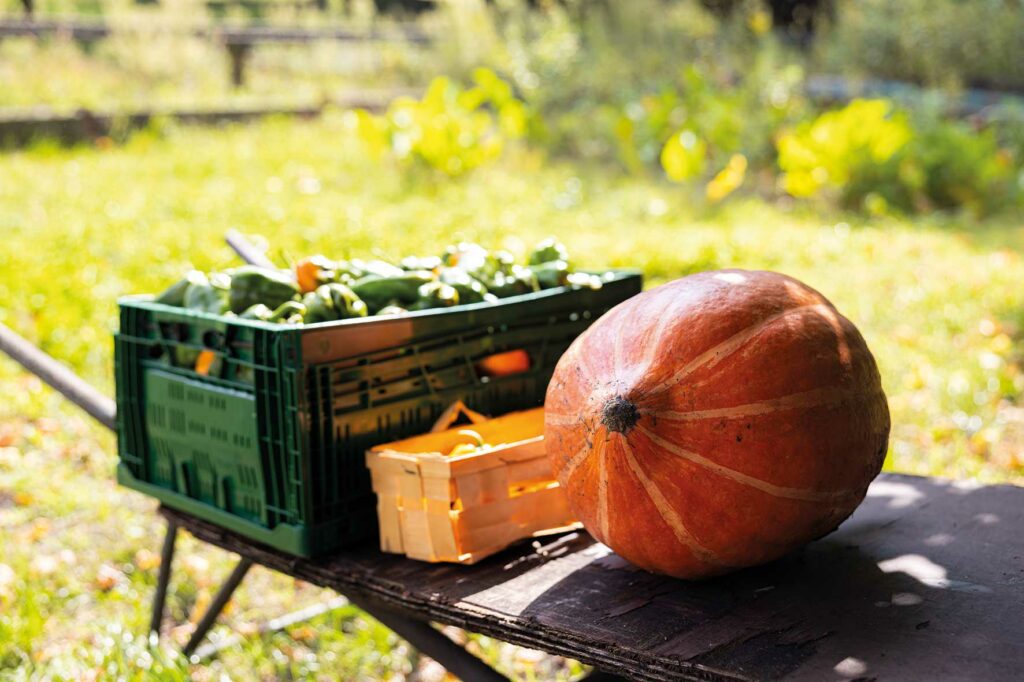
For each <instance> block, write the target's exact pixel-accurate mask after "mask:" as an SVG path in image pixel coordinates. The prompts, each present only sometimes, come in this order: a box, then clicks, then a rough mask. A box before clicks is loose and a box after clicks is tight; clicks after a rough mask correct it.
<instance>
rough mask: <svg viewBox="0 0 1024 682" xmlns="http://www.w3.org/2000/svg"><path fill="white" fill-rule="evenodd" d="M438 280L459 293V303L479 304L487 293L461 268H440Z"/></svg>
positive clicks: (480, 284) (485, 288) (480, 283)
mask: <svg viewBox="0 0 1024 682" xmlns="http://www.w3.org/2000/svg"><path fill="white" fill-rule="evenodd" d="M439 278H440V281H442V282H444V283H445V284H447V285H449V286H451V287H453V288H454V289H455V290H456V291H457V292H459V303H463V304H464V303H479V302H480V301H482V300H484V295H485V294H486V293H487V287H485V286H484V285H483V283H482V282H480V280H478V279H476V278H475V277H471V276H470V275H469V273H467V272H466V271H465V270H463V269H462V268H457V267H455V268H442V270H441V272H440V274H439Z"/></svg>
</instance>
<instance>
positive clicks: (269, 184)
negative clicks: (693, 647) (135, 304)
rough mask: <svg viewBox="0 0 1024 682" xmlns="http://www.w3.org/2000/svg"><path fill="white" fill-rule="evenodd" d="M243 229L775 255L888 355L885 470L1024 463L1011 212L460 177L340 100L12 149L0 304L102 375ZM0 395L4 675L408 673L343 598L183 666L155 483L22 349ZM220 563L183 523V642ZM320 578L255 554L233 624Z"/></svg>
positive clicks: (674, 271)
mask: <svg viewBox="0 0 1024 682" xmlns="http://www.w3.org/2000/svg"><path fill="white" fill-rule="evenodd" d="M229 228H239V229H241V230H243V231H245V232H250V233H259V234H262V235H264V236H265V237H266V238H267V239H268V240H269V242H270V244H271V245H272V249H271V251H272V253H273V254H275V255H276V256H278V257H300V256H303V255H307V254H309V253H312V252H316V251H323V252H325V253H327V254H330V255H335V256H347V255H370V254H375V255H380V256H383V257H390V258H395V257H398V256H400V255H405V254H409V253H414V252H421V253H437V252H438V251H440V250H441V249H442V248H443V247H444V246H445V245H446V244H448V243H450V242H452V241H453V240H457V239H461V238H466V239H475V240H479V241H480V242H481V243H483V244H486V245H493V246H498V245H501V246H504V247H506V248H509V249H511V250H512V251H514V252H519V253H522V252H523V251H524V250H525V249H526V248H527V247H528V246H530V245H532V244H533V243H534V242H535V241H538V240H539V239H541V238H542V237H544V236H547V235H549V234H556V235H559V236H560V237H561V238H562V239H563V240H564V241H566V242H567V244H568V245H569V248H570V250H571V252H572V254H573V256H574V258H575V259H576V261H577V262H578V263H580V264H582V265H588V266H594V267H603V266H624V267H639V268H641V269H643V270H644V272H645V273H646V275H647V277H648V282H649V285H655V284H658V283H660V282H664V281H667V280H670V279H673V278H676V277H680V276H683V275H685V274H687V273H690V272H694V271H698V270H703V269H707V268H717V267H745V268H769V269H775V270H780V271H783V272H786V273H788V274H791V275H794V276H796V277H799V278H800V279H802V280H804V281H806V282H807V283H808V284H810V285H811V286H813V287H815V288H817V289H819V290H820V291H821V292H822V293H824V294H825V295H826V296H828V297H829V298H830V299H831V300H832V301H833V302H834V303H835V304H836V305H837V306H838V308H839V309H840V310H841V311H842V312H843V313H844V314H846V315H847V316H848V317H849V318H850V319H851V320H853V321H854V322H855V323H856V324H857V325H858V326H859V328H860V329H861V330H862V332H863V334H864V336H865V338H866V339H867V341H868V343H869V345H870V346H871V348H872V350H873V351H874V353H875V355H876V358H877V360H878V363H879V366H880V369H881V372H882V377H883V383H884V386H885V389H886V391H887V393H888V395H889V400H890V407H891V410H892V415H893V424H894V430H893V439H892V448H891V451H890V457H889V462H888V465H887V466H888V467H889V468H892V469H896V470H900V471H909V472H914V473H919V474H938V475H945V476H952V477H976V478H979V479H980V480H984V481H1016V482H1021V481H1024V469H1022V468H1021V465H1022V461H1021V459H1020V457H1021V456H1022V455H1021V446H1022V443H1021V442H1022V441H1024V435H1022V433H1024V429H1022V426H1021V423H1020V422H1021V417H1019V416H1015V415H1018V414H1019V412H1017V411H1015V409H1014V407H1013V406H1014V405H1015V404H1016V403H1017V402H1018V400H1019V397H1020V395H1021V392H1022V390H1024V376H1022V374H1021V371H1020V365H1019V362H1020V349H1021V346H1020V337H1019V333H1020V329H1021V324H1022V323H1024V307H1022V305H1024V304H1022V303H1021V302H1020V296H1019V291H1020V282H1021V281H1024V262H1022V261H1021V258H1020V256H1019V254H1018V252H1017V250H1016V249H1015V248H1013V247H1015V246H1019V245H1020V244H1021V243H1022V237H1024V222H1022V221H1021V220H1020V219H1019V218H1018V217H1014V216H1004V217H1002V218H997V219H992V220H990V221H987V222H984V223H977V222H972V221H970V220H968V219H960V218H958V217H955V216H954V217H950V216H947V217H937V218H930V219H916V220H913V221H909V220H899V219H895V218H890V219H879V220H869V219H864V218H858V219H853V218H848V217H844V216H839V215H833V216H830V217H824V218H823V217H821V216H815V215H813V214H811V213H809V212H805V211H803V210H789V209H787V208H785V207H784V206H777V205H768V204H766V203H764V202H762V201H759V200H755V199H743V198H738V199H737V198H733V199H731V200H729V201H726V202H725V205H724V206H722V207H720V208H718V209H714V210H708V209H704V208H700V203H699V202H697V201H696V200H695V199H694V197H693V196H691V195H690V194H688V193H687V191H686V190H681V189H679V188H678V187H673V186H670V185H668V184H667V183H664V182H662V181H660V180H656V179H645V178H642V177H640V178H632V179H624V178H621V177H618V176H616V175H614V174H612V173H609V172H607V171H605V170H602V169H600V168H587V169H583V168H579V167H576V166H573V165H569V164H559V163H549V162H543V159H542V158H541V157H540V156H538V155H536V154H534V153H529V152H522V151H521V152H516V153H513V154H511V156H509V157H508V158H506V159H505V160H504V161H502V162H500V163H498V164H497V165H494V166H491V167H488V168H485V169H481V170H479V171H478V172H476V173H475V174H473V175H471V176H469V177H467V178H465V179H464V180H462V181H459V182H451V181H447V180H441V179H439V178H436V177H434V176H431V175H408V174H406V173H405V172H403V171H400V170H399V169H398V168H396V167H394V166H391V165H388V164H386V163H385V164H381V163H377V162H372V161H368V160H367V159H366V157H365V155H363V154H362V153H361V150H360V148H359V147H358V145H356V144H354V143H353V142H352V141H351V135H350V131H349V130H348V129H347V128H346V126H345V123H344V121H343V119H342V117H340V116H330V117H328V118H327V119H326V120H324V121H321V122H316V123H306V124H301V123H292V122H289V121H283V120H280V121H268V122H265V123H263V124H260V125H256V126H252V127H229V128H224V129H221V130H209V129H189V128H182V129H174V128H169V129H167V130H165V131H163V133H162V135H156V134H142V135H138V136H136V137H134V138H133V139H131V140H130V141H129V143H128V144H126V145H125V146H123V147H113V148H103V149H101V148H95V147H81V148H77V149H72V150H60V149H56V148H53V147H48V146H40V147H36V148H34V149H31V150H27V151H23V152H17V153H10V154H6V155H3V156H0V236H2V240H3V241H2V244H3V246H2V248H0V320H2V321H3V322H4V323H5V324H7V325H9V326H11V327H12V328H14V329H15V330H17V331H19V332H20V333H22V334H23V335H25V336H27V337H29V338H30V339H32V340H33V341H36V342H37V343H39V344H40V345H42V346H43V348H45V349H46V350H47V351H49V352H50V353H52V354H53V355H55V356H57V357H59V358H61V359H62V360H65V361H66V362H68V363H70V364H71V365H72V366H73V367H74V369H75V370H76V371H78V372H80V373H81V374H82V375H83V376H85V377H86V378H87V379H88V380H90V381H92V382H94V383H95V384H96V385H98V386H99V387H100V388H102V390H104V391H106V392H108V393H112V392H113V386H112V352H111V351H112V344H111V337H110V335H111V333H112V332H113V331H114V330H115V328H116V325H117V306H116V303H115V301H116V298H117V297H118V296H120V295H122V294H128V293H136V292H142V291H155V290H158V289H160V288H162V287H163V286H164V285H166V284H167V283H169V282H171V281H173V280H175V279H176V278H177V277H178V276H180V274H181V273H182V272H183V271H184V270H186V269H187V268H188V267H190V266H193V265H194V266H196V267H200V268H213V267H220V266H225V265H228V264H231V263H235V262H237V261H236V260H235V258H234V256H233V254H232V253H231V251H230V250H229V249H228V247H227V246H226V245H225V244H224V242H223V239H222V237H223V234H224V233H225V231H226V230H228V229H229ZM0 391H2V394H3V395H4V401H3V402H2V404H0V542H2V546H3V549H2V552H0V564H3V565H5V566H7V567H9V568H10V569H12V571H11V572H9V573H5V572H4V570H3V568H2V567H0V677H2V676H3V675H4V674H6V673H7V671H8V670H10V669H11V668H12V667H13V666H20V667H21V670H22V672H23V673H24V672H25V671H27V670H35V671H38V673H39V674H40V675H50V676H53V677H69V678H72V677H78V676H81V675H85V674H87V673H88V671H95V673H96V674H97V675H98V676H99V677H100V678H103V677H113V676H114V675H116V674H124V675H128V676H132V675H136V676H138V677H139V678H141V677H144V676H145V673H143V672H139V670H140V668H139V666H143V668H142V669H144V665H148V666H150V669H149V670H150V672H151V673H155V671H156V670H157V668H158V667H161V666H162V668H161V669H162V670H163V671H164V672H163V673H161V674H164V675H166V676H167V678H168V679H174V676H175V675H177V676H178V677H180V678H181V679H184V678H185V677H186V676H187V675H188V674H191V675H192V676H193V677H195V678H199V679H203V678H208V679H209V678H213V677H216V676H217V675H219V674H220V672H228V673H229V674H231V675H233V676H236V677H240V678H251V677H263V678H267V679H272V678H276V677H281V676H285V675H293V676H296V677H301V676H316V675H323V676H326V677H330V678H335V677H339V678H343V679H351V678H354V677H359V676H369V677H386V676H387V675H389V674H391V673H392V672H397V673H402V672H404V671H407V670H410V669H411V668H410V666H411V665H412V663H411V662H410V659H409V652H408V651H406V650H405V649H404V648H402V647H403V646H404V645H401V644H400V643H399V640H397V639H396V638H394V637H393V636H392V635H389V634H388V633H387V631H385V630H384V629H382V628H380V627H379V626H377V625H375V624H373V623H372V622H371V621H369V620H366V619H365V618H363V617H361V616H360V615H359V614H358V613H356V612H355V611H354V610H351V609H340V610H338V611H334V612H331V613H329V614H325V615H323V616H319V617H318V618H317V619H315V620H314V621H313V622H311V623H310V624H309V629H308V630H305V629H302V628H301V627H299V626H297V627H294V628H291V629H290V630H289V631H288V632H285V633H277V634H265V635H252V636H250V637H249V638H248V639H247V640H246V641H245V642H244V643H243V644H242V645H240V646H236V647H232V648H229V649H227V650H225V651H224V652H222V653H221V654H220V655H219V656H218V657H217V659H216V660H215V661H213V662H212V663H211V665H210V666H209V667H201V668H195V669H192V670H191V671H190V668H189V666H187V665H186V664H185V663H184V662H183V661H181V660H180V658H174V657H173V656H172V654H170V653H169V651H165V650H149V649H147V647H146V646H144V642H140V641H139V640H138V636H139V635H141V634H142V633H143V632H144V630H145V628H146V625H147V623H148V607H149V602H148V600H149V597H150V595H151V592H152V589H153V585H154V582H155V573H156V567H155V557H154V556H153V554H152V553H154V552H158V551H159V537H160V535H159V533H160V524H159V521H158V519H157V517H156V515H155V514H154V513H153V509H154V504H153V503H152V502H151V501H150V500H148V499H146V498H144V497H142V496H140V495H137V494H135V493H131V492H128V491H124V490H120V489H118V488H117V487H116V485H115V484H114V483H113V480H112V477H113V465H114V462H115V455H114V452H115V444H114V441H113V438H112V437H111V436H110V435H109V434H107V433H104V432H102V431H101V429H100V428H99V427H96V426H93V425H92V424H90V423H88V422H87V420H86V419H85V418H84V417H80V416H79V415H77V413H75V412H74V410H73V409H72V408H69V407H67V406H66V405H64V403H63V401H62V400H61V399H60V398H59V397H57V396H55V395H54V394H53V393H52V392H50V391H49V390H48V389H45V388H44V387H42V386H40V385H39V383H38V381H36V380H34V379H32V378H29V377H27V376H26V375H25V374H23V373H21V372H20V371H18V370H17V368H16V367H15V366H14V365H13V364H12V363H10V362H8V361H6V360H3V361H0ZM1015 439H1016V440H1015ZM230 567H231V557H229V556H227V555H225V554H224V553H223V552H220V551H217V550H213V549H211V548H208V547H203V546H201V545H200V544H199V543H197V542H195V541H191V540H187V541H186V542H185V543H183V546H182V551H181V552H180V554H179V557H178V560H177V561H176V566H175V572H176V576H177V577H176V579H175V582H174V584H173V585H172V592H173V597H172V599H171V602H170V604H169V607H170V608H169V611H170V615H171V618H172V619H173V620H174V622H176V623H186V625H184V626H179V627H177V628H175V629H173V630H172V631H171V632H170V637H171V639H172V640H176V641H178V642H179V643H180V642H181V641H183V640H184V639H186V638H187V634H188V630H189V626H188V625H187V618H188V616H189V614H194V613H196V611H197V610H200V609H197V608H195V607H196V605H197V604H198V605H199V606H200V607H201V606H202V605H203V604H204V603H207V602H208V600H209V599H210V598H211V597H212V594H213V592H214V591H215V590H216V587H217V584H218V581H219V580H220V579H221V577H222V576H224V575H226V573H227V572H228V571H229V570H230ZM5 575H7V576H8V577H7V578H5V577H4V576H5ZM12 575H13V576H14V577H13V578H10V576H12ZM324 598H325V597H324V595H323V593H321V592H320V591H319V590H316V589H314V588H312V587H310V586H308V585H302V584H297V583H295V582H294V581H292V580H290V579H287V578H284V577H282V576H279V575H275V574H272V573H270V572H267V571H262V570H258V571H255V572H254V573H253V574H252V575H251V576H250V578H249V579H248V580H247V583H246V585H245V586H244V587H243V588H242V589H241V590H240V591H239V592H238V595H237V598H236V599H235V600H234V602H233V604H232V607H231V610H230V612H229V613H228V614H227V616H226V619H225V621H226V622H227V623H229V624H230V625H231V626H232V627H233V628H234V629H236V630H240V631H242V632H246V633H254V632H255V631H256V630H257V629H258V625H259V624H260V623H262V622H264V621H266V620H267V619H268V618H272V617H274V616H278V615H281V614H283V613H285V612H287V611H290V610H293V609H295V608H298V607H301V606H305V605H307V604H310V603H315V602H317V601H318V600H321V599H324ZM222 627H223V626H222ZM221 632H223V631H221ZM474 646H479V647H480V649H481V650H482V651H483V652H484V653H485V655H487V656H488V657H490V658H492V659H494V660H499V661H500V662H501V665H502V666H503V669H504V670H505V671H506V672H508V673H509V674H511V673H513V672H516V674H519V675H521V676H523V677H524V678H528V677H529V675H533V676H534V677H536V678H538V679H546V678H547V677H550V676H551V675H552V674H554V672H555V671H550V670H548V669H544V672H543V674H542V673H541V672H538V670H540V668H538V666H544V665H548V664H549V663H548V662H546V661H542V662H540V663H538V662H535V661H531V660H528V659H527V658H524V657H522V656H516V655H514V654H513V653H511V652H512V651H513V650H511V649H508V648H503V647H501V646H499V645H497V644H494V643H492V642H488V641H486V640H483V641H480V642H478V643H477V644H475V645H474ZM147 656H148V657H149V658H147ZM558 672H559V674H561V675H563V676H564V675H567V674H570V673H577V672H579V668H578V667H575V668H567V669H560V670H559V671H558ZM10 674H12V675H17V674H18V673H10Z"/></svg>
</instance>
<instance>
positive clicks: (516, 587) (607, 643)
mask: <svg viewBox="0 0 1024 682" xmlns="http://www.w3.org/2000/svg"><path fill="white" fill-rule="evenodd" d="M164 513H165V514H167V515H168V516H169V517H171V518H173V519H174V520H176V521H178V522H179V523H180V524H181V525H182V526H183V527H185V528H187V529H188V530H190V531H191V532H192V533H193V534H195V535H196V536H197V537H199V538H201V539H203V540H207V541H209V542H212V543H214V544H217V545H220V546H221V547H224V548H226V549H229V550H231V551H234V552H238V553H239V554H242V555H243V556H246V557H250V558H252V559H253V560H255V561H257V562H259V563H263V564H265V565H267V566H269V567H271V568H274V569H276V570H280V571H282V572H285V573H288V574H291V575H294V576H296V577H299V578H302V579H303V580H307V581H309V582H312V583H315V584H318V585H322V586H325V587H330V588H334V589H336V590H338V591H340V592H342V593H345V594H359V595H366V596H368V597H373V598H375V599H378V600H381V601H383V602H385V603H387V604H390V605H392V606H394V607H396V608H399V609H401V610H402V611H403V612H405V613H407V614H409V615H411V616H414V617H418V618H429V619H431V620H435V621H438V622H442V623H449V624H453V625H457V626H461V627H465V628H467V629H469V630H472V631H475V632H481V633H484V634H487V635H490V636H494V637H497V638H500V639H503V640H506V641H510V642H513V643H517V644H522V645H524V646H529V647H534V648H538V649H543V650H545V651H549V652H551V653H555V654H561V655H565V656H570V657H572V658H576V659H579V660H582V661H584V662H587V663H591V664H595V665H597V666H599V667H601V668H602V669H605V670H609V671H614V672H618V673H620V674H624V675H628V676H631V677H634V678H637V679H648V680H667V679H682V678H691V679H764V678H779V677H786V678H789V679H801V680H802V679H843V678H851V679H852V678H858V677H859V678H879V679H884V678H888V679H900V680H907V679H920V680H925V679H929V680H930V679H937V678H943V679H951V678H952V679H965V678H970V679H985V680H1004V679H1005V680H1011V679H1016V678H1017V677H1019V671H1020V670H1021V669H1024V533H1021V531H1020V529H1021V528H1022V527H1024V488H1016V487H1013V486H989V487H979V486H971V485H966V484H958V483H951V482H948V481H941V480H936V479H925V478H916V477H910V476H897V475H884V476H882V477H880V478H879V480H878V481H876V482H875V484H874V485H873V486H872V488H871V491H870V492H869V497H868V499H867V500H866V501H865V503H864V504H863V505H862V506H861V508H860V509H859V510H858V511H857V512H856V514H854V516H853V517H852V518H851V519H850V520H849V521H847V522H846V523H845V524H843V526H842V527H841V528H840V529H839V530H838V531H837V532H835V533H833V534H831V535H829V536H828V537H826V538H824V539H822V540H819V541H817V542H815V543H812V544H811V545H809V546H807V547H806V548H804V549H803V550H801V551H799V552H797V553H794V554H793V555H791V556H789V557H786V558H784V559H782V560H780V561H777V562H774V563H773V564H770V565H768V566H764V567H760V568H757V569H751V570H747V571H743V572H741V573H738V574H736V575H733V576H727V577H724V578H718V579H714V580H709V581H705V582H699V583H688V582H684V581H679V580H673V579H669V578H662V577H659V576H654V575H650V574H648V573H644V572H642V571H639V570H636V569H635V568H633V567H631V566H629V565H628V564H627V563H626V562H625V561H623V560H622V559H621V558H619V557H618V556H616V555H614V554H612V553H611V552H610V551H609V550H608V549H607V548H606V547H604V546H603V545H600V544H597V543H595V542H594V541H593V540H592V539H590V537H589V536H587V535H586V534H585V533H578V534H572V535H569V536H565V537H562V538H559V539H556V540H553V541H552V540H545V542H546V543H547V545H548V548H547V549H541V551H535V549H534V547H531V546H529V545H519V546H517V547H514V548H511V549H509V550H507V551H505V552H502V553H500V554H498V555H496V556H494V557H490V558H488V559H486V560H484V561H482V562H481V563H479V564H477V565H474V566H457V565H430V564H423V563H419V562H414V561H410V560H407V559H403V558H400V557H396V556H393V555H384V554H381V553H379V552H377V551H376V550H375V549H374V548H373V547H372V546H361V547H357V548H353V549H351V550H349V551H346V552H342V553H339V554H337V555H335V556H332V557H326V558H322V559H318V560H305V559H297V558H295V557H290V556H287V555H284V554H281V553H279V552H276V551H274V550H270V549H266V548H263V547H260V546H257V545H253V544H252V543H250V542H249V541H247V540H244V539H242V538H239V537H238V536H236V535H233V534H231V533H228V532H226V531H222V530H220V529H218V528H216V527H214V526H212V525H210V524H207V523H205V522H202V521H199V520H197V519H194V518H193V517H190V516H188V515H186V514H182V513H179V512H174V511H171V510H165V512H164ZM538 546H539V545H538Z"/></svg>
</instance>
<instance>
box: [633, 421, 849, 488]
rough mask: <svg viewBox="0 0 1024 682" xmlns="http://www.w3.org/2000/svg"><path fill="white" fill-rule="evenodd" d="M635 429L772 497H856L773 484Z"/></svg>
mask: <svg viewBox="0 0 1024 682" xmlns="http://www.w3.org/2000/svg"><path fill="white" fill-rule="evenodd" d="M637 429H638V430H639V431H640V432H642V433H643V435H644V436H646V437H647V438H648V439H649V440H650V441H651V442H652V443H654V444H655V445H657V446H658V447H660V448H661V449H662V450H663V451H665V452H668V453H669V454H672V455H676V456H678V457H682V458H683V459H685V460H686V461H688V462H691V463H693V464H696V465H698V466H700V467H703V468H704V469H708V470H709V471H713V472H715V473H717V474H719V475H720V476H724V477H725V478H728V479H731V480H733V481H736V482H737V483H742V484H744V485H748V486H750V487H751V488H755V489H756V490H759V491H761V492H763V493H765V494H767V495H771V496H773V497H779V498H783V499H789V500H799V501H802V502H838V501H841V500H847V499H850V498H854V497H856V493H854V492H853V491H850V490H836V491H830V490H813V489H804V488H788V487H785V486H779V485H775V484H774V483H769V482H768V481H765V480H762V479H760V478H756V477H754V476H750V475H749V474H745V473H743V472H741V471H736V470H735V469H731V468H729V467H727V466H723V465H721V464H719V463H717V462H715V461H713V460H711V459H708V458H707V457H704V456H703V455H700V454H697V453H696V452H691V451H689V450H684V449H683V448H680V447H678V446H677V445H675V444H674V443H670V442H668V441H667V440H665V439H663V438H661V437H659V436H658V435H657V434H655V433H654V432H652V431H651V430H649V429H648V428H646V427H644V426H638V427H637Z"/></svg>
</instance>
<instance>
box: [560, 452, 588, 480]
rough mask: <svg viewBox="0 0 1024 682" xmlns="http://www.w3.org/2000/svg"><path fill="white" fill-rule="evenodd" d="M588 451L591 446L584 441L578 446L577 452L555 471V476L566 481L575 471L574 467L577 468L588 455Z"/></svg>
mask: <svg viewBox="0 0 1024 682" xmlns="http://www.w3.org/2000/svg"><path fill="white" fill-rule="evenodd" d="M590 452H591V448H590V447H589V446H588V445H587V444H586V443H584V444H583V446H582V447H580V449H579V452H577V453H576V454H575V455H573V456H572V457H570V458H569V459H567V460H566V461H565V462H564V463H563V464H562V467H561V470H560V471H558V472H557V474H558V476H557V478H558V479H559V480H560V481H562V482H564V483H568V482H569V479H570V478H571V477H572V475H573V474H574V473H576V469H578V468H579V466H580V464H582V463H583V461H584V460H585V459H587V457H589V456H590Z"/></svg>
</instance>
